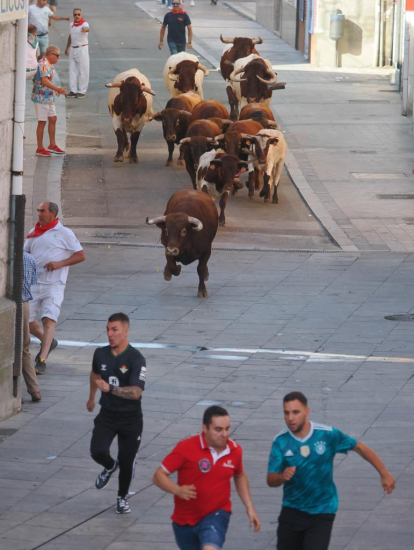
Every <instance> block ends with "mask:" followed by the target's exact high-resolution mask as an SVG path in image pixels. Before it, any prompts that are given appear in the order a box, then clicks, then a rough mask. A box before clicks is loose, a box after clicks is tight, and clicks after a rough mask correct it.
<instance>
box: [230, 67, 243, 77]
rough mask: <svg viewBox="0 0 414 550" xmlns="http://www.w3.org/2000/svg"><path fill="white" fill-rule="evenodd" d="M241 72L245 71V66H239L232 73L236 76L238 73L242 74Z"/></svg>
mask: <svg viewBox="0 0 414 550" xmlns="http://www.w3.org/2000/svg"><path fill="white" fill-rule="evenodd" d="M240 73H244V67H239V68H238V69H237V71H233V72H232V73H231V74H232V75H233V76H236V75H238V74H240ZM230 76H231V75H230Z"/></svg>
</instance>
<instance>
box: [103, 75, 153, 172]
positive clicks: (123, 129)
mask: <svg viewBox="0 0 414 550" xmlns="http://www.w3.org/2000/svg"><path fill="white" fill-rule="evenodd" d="M105 86H106V87H107V88H110V90H109V95H108V109H109V113H110V114H111V116H112V125H113V128H114V131H115V135H116V138H117V140H118V150H117V152H116V154H115V157H114V162H123V161H124V151H128V148H129V154H128V157H129V159H130V162H138V157H137V144H138V140H139V136H140V133H141V131H142V129H143V128H144V126H145V123H146V122H147V121H148V119H149V117H150V116H151V115H152V96H153V95H155V92H153V91H152V89H151V84H150V82H149V80H148V78H147V77H146V76H144V75H143V74H142V73H140V72H139V71H138V69H130V70H129V71H125V72H124V73H120V74H118V75H117V76H116V77H115V78H114V80H113V82H110V83H109V84H105ZM127 133H129V134H130V136H131V145H130V147H129V144H128V137H127Z"/></svg>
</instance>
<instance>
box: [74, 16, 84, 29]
mask: <svg viewBox="0 0 414 550" xmlns="http://www.w3.org/2000/svg"><path fill="white" fill-rule="evenodd" d="M84 23H86V21H85V19H84V18H83V17H82V19H81V20H80V21H78V22H77V23H75V21H74V22H73V23H72V27H80V26H81V25H83V24H84Z"/></svg>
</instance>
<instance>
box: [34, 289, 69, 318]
mask: <svg viewBox="0 0 414 550" xmlns="http://www.w3.org/2000/svg"><path fill="white" fill-rule="evenodd" d="M30 292H31V294H32V296H33V300H31V301H30V316H29V323H31V322H32V321H34V320H35V319H36V317H37V315H40V318H41V319H43V317H47V318H48V319H52V321H55V323H56V322H57V320H58V319H59V314H60V306H61V305H62V302H63V297H64V294H65V285H62V283H54V284H48V285H41V284H37V285H32V287H31V288H30Z"/></svg>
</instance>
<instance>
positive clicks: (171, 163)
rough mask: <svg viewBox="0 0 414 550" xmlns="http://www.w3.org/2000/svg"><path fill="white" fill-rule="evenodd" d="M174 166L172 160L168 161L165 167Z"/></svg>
mask: <svg viewBox="0 0 414 550" xmlns="http://www.w3.org/2000/svg"><path fill="white" fill-rule="evenodd" d="M172 165H173V161H172V160H167V162H166V163H165V166H167V167H168V166H172Z"/></svg>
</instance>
